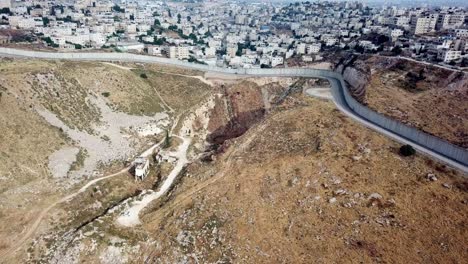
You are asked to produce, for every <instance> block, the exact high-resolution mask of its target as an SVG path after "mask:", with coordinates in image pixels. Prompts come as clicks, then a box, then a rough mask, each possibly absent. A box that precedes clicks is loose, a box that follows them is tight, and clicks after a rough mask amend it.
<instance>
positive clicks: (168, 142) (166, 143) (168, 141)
mask: <svg viewBox="0 0 468 264" xmlns="http://www.w3.org/2000/svg"><path fill="white" fill-rule="evenodd" d="M170 145H171V137H170V136H169V131H168V130H167V129H166V136H165V137H164V143H163V146H162V147H163V148H168V147H169V146H170Z"/></svg>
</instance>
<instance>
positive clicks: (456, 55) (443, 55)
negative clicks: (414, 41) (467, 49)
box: [437, 49, 461, 62]
mask: <svg viewBox="0 0 468 264" xmlns="http://www.w3.org/2000/svg"><path fill="white" fill-rule="evenodd" d="M460 58H461V51H459V50H448V49H441V50H438V51H437V59H439V60H442V61H443V62H451V61H454V60H458V59H460Z"/></svg>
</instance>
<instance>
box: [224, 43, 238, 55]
mask: <svg viewBox="0 0 468 264" xmlns="http://www.w3.org/2000/svg"><path fill="white" fill-rule="evenodd" d="M236 53H237V45H235V44H231V45H228V46H227V48H226V55H227V56H229V57H230V58H234V57H235V56H236Z"/></svg>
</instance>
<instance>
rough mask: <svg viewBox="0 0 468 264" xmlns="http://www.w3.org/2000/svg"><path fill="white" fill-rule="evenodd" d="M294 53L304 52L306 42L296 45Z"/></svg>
mask: <svg viewBox="0 0 468 264" xmlns="http://www.w3.org/2000/svg"><path fill="white" fill-rule="evenodd" d="M296 53H297V54H305V53H306V44H305V43H300V44H298V45H297V47H296Z"/></svg>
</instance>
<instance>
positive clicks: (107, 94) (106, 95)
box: [101, 92, 110, 97]
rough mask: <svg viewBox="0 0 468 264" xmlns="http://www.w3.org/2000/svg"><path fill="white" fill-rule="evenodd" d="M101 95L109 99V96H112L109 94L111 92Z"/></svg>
mask: <svg viewBox="0 0 468 264" xmlns="http://www.w3.org/2000/svg"><path fill="white" fill-rule="evenodd" d="M101 94H102V96H104V97H109V96H110V93H109V92H103V93H101Z"/></svg>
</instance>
